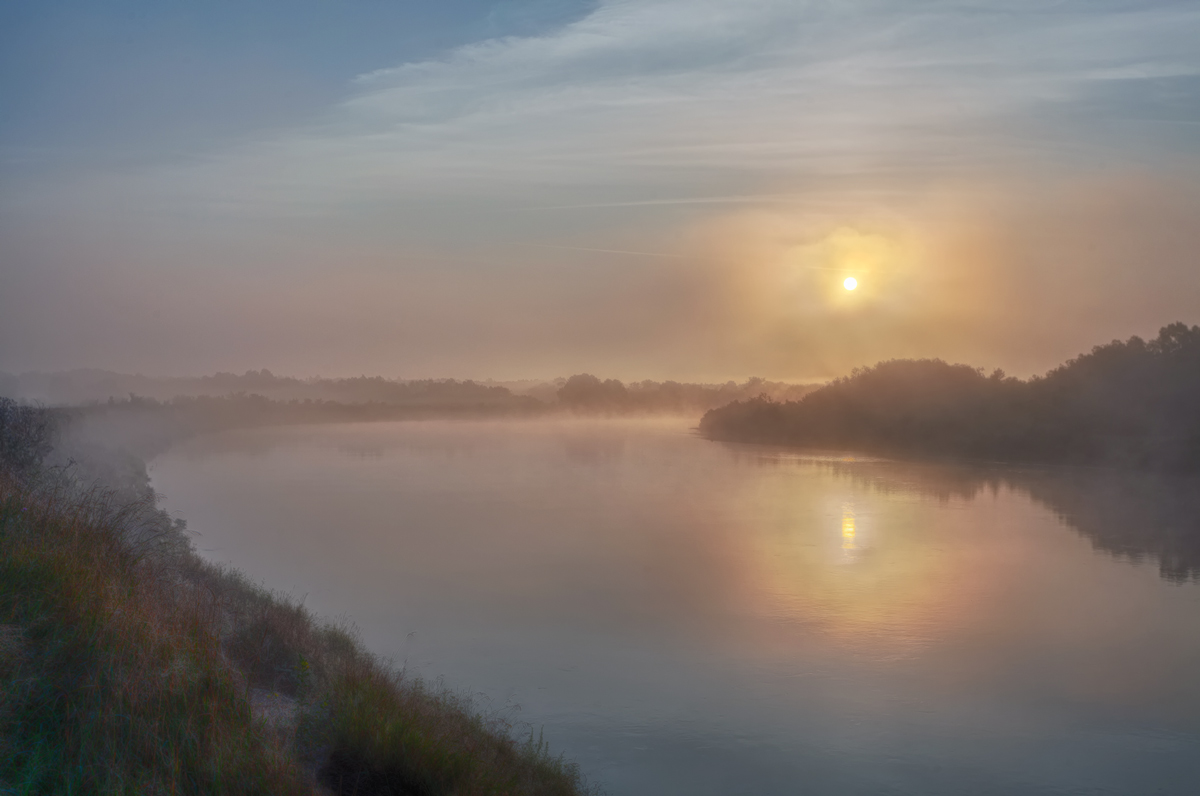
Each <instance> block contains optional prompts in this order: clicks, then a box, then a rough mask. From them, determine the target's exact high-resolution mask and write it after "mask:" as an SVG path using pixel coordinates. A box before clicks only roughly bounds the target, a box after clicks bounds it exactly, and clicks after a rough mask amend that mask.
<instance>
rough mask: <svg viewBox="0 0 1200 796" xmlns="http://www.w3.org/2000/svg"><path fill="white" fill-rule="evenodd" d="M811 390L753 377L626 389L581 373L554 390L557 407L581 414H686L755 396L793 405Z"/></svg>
mask: <svg viewBox="0 0 1200 796" xmlns="http://www.w3.org/2000/svg"><path fill="white" fill-rule="evenodd" d="M814 389H816V387H815V386H809V385H804V384H785V383H783V382H771V381H765V380H763V379H760V378H757V377H756V378H752V379H749V380H748V381H746V382H744V383H742V384H737V383H736V382H733V381H729V382H726V383H725V384H683V383H680V382H676V381H664V382H657V381H640V382H633V383H631V384H628V385H626V384H623V383H622V382H620V381H618V380H616V379H606V380H604V381H601V380H600V379H599V378H597V377H595V376H593V375H591V374H590V373H581V374H577V375H575V376H572V377H571V378H569V379H567V380H566V383H564V384H563V385H562V386H561V387H560V388H559V389H558V393H557V397H558V404H559V406H561V407H563V408H566V409H569V410H571V411H573V412H577V413H583V414H597V413H599V414H642V413H651V414H688V413H699V412H705V411H708V410H709V409H713V408H715V407H718V406H724V405H725V404H728V403H731V402H733V401H738V400H744V399H747V398H751V397H754V396H759V395H766V396H769V397H770V398H771V399H773V400H780V401H788V400H793V401H794V400H797V399H799V398H800V397H802V396H804V395H805V394H806V393H808V392H811V391H812V390H814Z"/></svg>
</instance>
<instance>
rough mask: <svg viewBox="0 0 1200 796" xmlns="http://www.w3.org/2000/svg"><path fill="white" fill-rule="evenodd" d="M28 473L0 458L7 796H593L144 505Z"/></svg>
mask: <svg viewBox="0 0 1200 796" xmlns="http://www.w3.org/2000/svg"><path fill="white" fill-rule="evenodd" d="M0 420H3V418H2V417H0ZM24 420H29V418H28V417H26V418H24ZM21 427H22V428H26V427H27V425H24V424H23V425H22V426H21ZM4 431H5V428H4V424H3V423H2V422H0V437H2V436H3V434H4ZM35 436H36V435H35ZM35 442H36V440H35ZM17 447H20V446H17ZM32 469H33V468H31V466H30V465H29V462H28V461H25V460H22V465H21V468H19V469H18V468H14V467H12V466H9V465H8V463H7V462H6V461H4V460H3V459H0V793H5V792H16V793H29V794H40V793H45V794H104V795H107V794H205V795H207V794H264V793H270V794H312V793H334V794H360V795H361V796H371V795H372V794H381V795H382V794H408V795H411V796H450V795H451V794H456V795H461V796H470V795H473V794H480V795H482V794H495V795H496V796H499V795H500V794H506V795H509V794H511V795H513V796H515V795H516V794H537V795H538V796H542V795H544V796H560V795H561V796H573V795H574V794H581V793H584V792H586V791H587V789H586V788H585V787H584V785H583V783H582V780H581V777H580V775H579V772H578V769H577V768H576V767H574V766H573V765H571V764H568V763H566V762H565V761H564V760H563V759H562V758H561V757H554V756H552V755H551V754H550V753H549V751H548V749H547V747H546V745H545V744H544V743H542V742H541V740H540V739H539V740H537V741H534V740H533V738H532V736H530V738H529V739H528V740H522V739H521V738H519V737H517V736H516V734H515V733H514V730H513V727H512V726H511V725H509V724H508V723H507V722H505V721H504V720H503V719H502V718H501V717H496V716H491V717H489V716H487V715H484V714H482V713H480V712H479V711H477V710H476V709H475V706H474V705H473V704H472V703H471V701H470V700H469V699H465V698H462V697H459V696H456V695H454V694H452V693H450V692H448V691H446V690H444V689H431V688H428V687H427V686H426V685H425V684H424V683H423V682H422V681H420V680H419V679H414V678H409V677H406V676H405V675H404V673H403V672H400V671H397V670H395V669H394V668H392V667H391V666H390V665H389V664H387V663H386V662H384V661H381V660H380V659H378V658H377V657H375V656H373V655H371V654H370V653H369V652H367V651H366V650H364V649H363V647H362V646H361V645H360V644H359V643H358V641H357V640H356V638H355V637H354V635H353V633H352V632H349V631H348V630H347V629H346V628H343V627H338V626H333V625H330V624H327V623H324V622H321V621H318V620H317V619H315V618H314V617H313V616H312V615H311V614H310V613H309V612H308V611H307V610H305V609H304V608H303V607H302V606H301V605H299V604H297V603H296V602H295V601H293V600H290V599H288V598H286V597H284V596H281V595H279V594H276V593H272V592H269V591H266V590H265V589H262V588H260V587H257V586H255V585H254V584H252V583H251V582H250V581H249V580H248V579H247V578H246V577H245V576H244V575H242V574H241V573H239V572H237V571H236V570H232V569H228V568H221V567H216V566H213V565H211V564H208V563H207V562H204V561H203V560H202V559H200V558H199V557H198V556H196V555H195V553H194V552H193V551H192V549H191V547H190V546H189V545H188V544H186V540H185V538H184V537H183V536H182V530H183V529H182V526H181V525H180V524H177V523H172V522H171V521H170V520H169V518H167V517H166V515H165V514H164V513H163V512H161V511H158V510H157V509H156V508H155V507H154V505H153V498H152V497H147V496H146V495H145V494H142V495H141V496H140V497H137V496H135V497H133V498H131V497H130V495H128V494H126V495H124V496H122V495H119V494H115V493H112V492H104V491H101V490H98V489H90V490H81V489H80V488H79V487H78V486H77V485H76V484H73V483H72V482H71V481H70V479H69V478H63V477H61V474H59V475H58V476H57V477H49V478H48V477H46V474H45V473H44V472H43V473H42V475H41V476H40V477H32V476H30V472H32Z"/></svg>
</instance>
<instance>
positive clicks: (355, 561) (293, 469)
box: [151, 420, 1200, 796]
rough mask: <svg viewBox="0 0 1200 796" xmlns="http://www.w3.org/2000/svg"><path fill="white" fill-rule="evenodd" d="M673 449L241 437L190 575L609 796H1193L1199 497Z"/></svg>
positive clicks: (511, 439) (513, 436)
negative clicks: (236, 577) (232, 591)
mask: <svg viewBox="0 0 1200 796" xmlns="http://www.w3.org/2000/svg"><path fill="white" fill-rule="evenodd" d="M690 425H694V422H692V423H689V422H685V421H681V420H530V421H521V420H512V421H464V420H457V421H420V422H400V423H373V424H367V423H364V424H356V425H355V424H347V425H314V426H300V427H284V428H266V429H252V430H242V431H233V432H224V433H220V434H214V435H210V436H206V437H200V438H196V439H192V440H190V441H187V442H185V443H181V444H178V445H176V446H174V447H173V448H171V449H170V450H168V451H167V452H166V453H164V454H162V455H160V456H158V457H157V458H156V459H155V460H154V461H153V462H152V463H151V474H152V479H153V485H154V487H155V489H157V490H158V491H159V492H160V493H161V494H162V495H163V499H164V505H165V507H166V508H167V509H168V510H169V511H171V512H172V513H173V514H174V515H176V516H179V517H183V518H185V519H186V520H187V522H188V526H189V528H191V529H192V530H194V531H196V532H198V534H200V535H199V536H198V537H197V538H196V542H197V547H198V548H199V549H200V550H201V551H202V553H203V554H204V555H205V556H207V557H209V558H210V559H212V560H217V561H222V562H229V563H232V564H233V565H235V566H237V567H239V568H240V569H242V570H243V571H245V572H246V573H247V574H249V575H250V577H251V579H252V580H255V581H258V582H260V583H262V584H264V585H266V586H268V587H270V588H273V589H278V590H281V591H284V592H287V593H290V594H292V595H294V596H295V597H297V598H302V599H303V600H304V602H305V605H307V606H308V607H310V608H312V609H313V610H314V611H316V612H317V613H319V614H322V615H325V616H327V617H331V618H339V617H341V618H346V619H348V620H350V621H353V623H355V624H356V625H357V627H358V629H359V631H360V633H361V637H362V639H363V641H364V642H365V644H366V645H367V646H368V647H369V648H370V649H372V650H373V651H375V652H377V653H380V654H383V655H386V656H389V657H391V658H393V659H394V660H395V661H396V662H397V664H398V665H403V666H405V667H406V668H407V670H408V671H409V672H411V673H414V674H418V675H420V676H422V677H425V678H427V679H430V680H437V679H439V678H440V679H441V680H442V682H443V683H444V684H445V685H446V686H448V687H450V688H452V689H454V690H456V691H459V692H464V693H471V694H473V695H475V698H476V699H477V701H478V703H479V705H480V706H481V707H482V708H484V709H487V710H492V711H497V712H500V713H501V714H503V715H505V716H507V717H508V718H510V719H511V720H512V721H514V722H516V723H517V724H518V725H519V726H520V727H521V728H522V729H523V730H524V731H526V732H527V731H528V730H529V729H533V730H534V731H535V732H537V731H538V730H544V733H545V737H546V739H547V740H548V741H549V743H550V745H551V749H552V750H553V751H555V752H563V753H565V754H566V755H567V757H568V758H570V759H572V760H575V761H577V762H578V763H579V764H580V765H581V767H582V769H583V770H584V772H585V773H586V774H587V776H588V778H589V780H591V781H594V782H598V783H600V785H601V786H602V787H603V788H604V789H605V791H606V792H608V793H609V794H613V796H672V795H673V794H679V796H709V795H711V796H730V795H732V794H747V795H752V796H775V795H776V794H778V795H779V796H784V794H786V795H787V796H792V795H793V794H799V793H811V794H819V795H825V794H830V795H832V796H840V795H841V794H913V795H914V796H916V795H917V794H920V795H921V796H933V795H935V794H946V796H962V795H963V794H981V795H982V794H997V796H999V795H1000V794H1004V795H1005V796H1007V795H1008V794H1018V793H1019V794H1130V796H1133V795H1134V794H1137V795H1140V794H1150V793H1164V794H1185V793H1194V792H1196V790H1197V788H1200V677H1197V676H1196V673H1197V672H1200V583H1198V582H1197V580H1196V573H1197V572H1198V571H1200V488H1198V485H1197V482H1196V481H1194V480H1190V481H1189V480H1180V479H1177V480H1170V479H1167V480H1163V479H1151V478H1148V477H1143V476H1135V475H1128V474H1117V473H1109V472H1102V471H1084V470H1062V469H1053V468H1042V469H1038V468H1028V467H1024V468H1022V467H999V466H988V467H985V466H962V465H958V466H956V465H946V464H929V463H924V464H919V463H905V462H896V461H884V460H876V459H870V458H864V457H861V456H858V457H856V456H851V455H845V454H837V453H833V454H820V455H818V454H807V453H801V452H797V451H788V450H783V449H773V448H766V447H755V446H739V445H729V444H721V443H714V442H709V441H706V440H704V439H702V438H700V437H698V436H696V435H695V433H694V432H693V431H691V430H690V428H689V426H690Z"/></svg>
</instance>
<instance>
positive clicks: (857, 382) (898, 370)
mask: <svg viewBox="0 0 1200 796" xmlns="http://www.w3.org/2000/svg"><path fill="white" fill-rule="evenodd" d="M700 429H701V431H702V433H704V434H705V435H706V436H708V437H710V438H712V439H721V440H731V441H744V442H765V443H775V444H787V445H797V446H804V447H817V448H844V449H854V450H862V451H865V452H875V453H882V454H897V455H933V456H955V457H967V458H974V459H990V460H1005V461H1038V462H1074V463H1090V464H1111V465H1121V466H1134V467H1156V468H1164V469H1178V470H1197V469H1200V326H1192V327H1190V328H1189V327H1188V326H1186V325H1185V324H1183V323H1173V324H1171V325H1169V326H1166V327H1163V329H1161V330H1160V332H1159V334H1158V337H1156V338H1155V339H1153V340H1151V341H1149V342H1146V341H1144V340H1142V339H1141V338H1139V337H1131V338H1130V339H1129V340H1127V341H1125V342H1121V341H1113V342H1112V343H1110V344H1108V345H1103V346H1097V347H1095V348H1093V349H1092V351H1091V352H1090V353H1088V354H1084V355H1082V356H1079V357H1077V358H1075V359H1072V360H1070V361H1069V362H1067V363H1066V364H1064V365H1062V366H1060V367H1058V368H1055V369H1054V370H1051V371H1050V372H1049V373H1047V374H1046V375H1045V376H1042V377H1034V378H1032V379H1029V380H1028V381H1022V380H1019V379H1016V378H1010V377H1007V376H1005V374H1004V373H1003V371H999V370H997V371H995V372H994V373H992V374H991V375H990V376H989V375H984V373H983V371H982V370H979V369H976V368H972V367H969V366H967V365H950V364H947V363H945V362H943V361H941V360H938V359H921V360H891V361H888V362H881V363H879V364H877V365H875V366H874V367H868V368H860V369H856V370H855V371H853V372H852V373H851V374H850V375H849V376H846V377H844V378H840V379H837V380H835V381H833V382H831V383H829V384H828V385H826V386H824V387H822V388H820V389H818V390H815V391H813V392H811V393H809V394H808V395H805V396H804V397H803V398H801V399H800V400H784V401H778V400H775V399H772V398H771V397H770V396H759V397H755V398H751V399H749V400H743V401H736V402H734V403H731V404H729V405H727V406H724V407H721V408H719V409H714V410H712V411H709V412H708V413H707V414H705V416H704V417H703V419H702V420H701V422H700Z"/></svg>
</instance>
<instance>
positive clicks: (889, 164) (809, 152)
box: [0, 0, 1200, 379]
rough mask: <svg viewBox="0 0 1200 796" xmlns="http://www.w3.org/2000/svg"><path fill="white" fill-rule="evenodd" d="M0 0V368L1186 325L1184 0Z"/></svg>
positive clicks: (582, 354)
mask: <svg viewBox="0 0 1200 796" xmlns="http://www.w3.org/2000/svg"><path fill="white" fill-rule="evenodd" d="M10 5H11V6H13V7H6V8H5V9H4V10H3V11H0V31H3V32H2V33H0V37H3V38H2V40H0V52H2V53H3V56H2V57H3V61H2V62H0V95H2V96H3V99H4V101H3V103H0V107H2V108H3V109H4V110H3V111H2V113H3V115H2V116H0V162H2V164H3V165H2V169H3V171H2V172H0V174H3V176H4V187H3V189H2V191H0V233H2V234H3V240H4V241H5V242H4V243H3V244H0V246H2V249H0V268H3V271H4V280H5V282H6V283H7V289H5V290H4V291H3V294H2V295H0V368H3V369H8V370H24V369H31V368H39V369H55V368H68V367H82V366H94V367H107V368H114V369H122V370H140V371H145V372H161V373H192V372H202V371H208V370H215V369H218V368H219V369H226V370H229V369H240V368H243V367H244V368H249V367H256V368H257V367H270V368H271V369H273V370H276V371H279V372H292V373H297V374H299V375H307V374H312V373H317V372H320V373H325V374H339V373H358V372H377V373H383V374H385V375H407V376H434V375H453V376H471V377H488V376H494V377H498V378H511V377H526V376H554V375H559V374H565V373H571V372H577V371H581V370H590V371H594V372H600V373H601V374H602V375H615V376H619V377H623V378H645V377H657V378H688V379H723V378H726V377H734V378H738V377H742V376H745V375H750V374H751V373H757V374H761V375H767V376H772V377H776V378H817V377H823V376H829V375H837V374H838V373H840V372H844V371H845V370H846V369H848V368H850V367H853V366H855V365H858V364H865V363H868V362H873V361H876V360H878V359H882V358H887V357H893V356H942V357H945V358H949V359H955V360H960V361H969V362H972V363H973V364H978V365H981V366H987V367H993V366H1001V367H1005V368H1006V369H1009V370H1010V371H1013V372H1018V373H1030V372H1036V371H1039V370H1044V369H1045V368H1046V367H1049V366H1051V365H1053V364H1055V363H1056V362H1058V361H1060V360H1061V359H1062V358H1064V357H1066V356H1070V355H1071V354H1074V353H1077V352H1078V351H1080V350H1082V349H1085V348H1087V347H1089V346H1090V345H1092V344H1093V343H1096V342H1102V341H1105V340H1108V339H1111V338H1112V337H1117V336H1125V335H1128V334H1133V333H1139V334H1143V335H1148V334H1153V333H1154V331H1155V330H1156V329H1157V327H1158V326H1159V325H1161V324H1164V323H1167V322H1170V321H1173V320H1184V321H1187V322H1189V323H1195V322H1200V318H1198V317H1196V315H1197V311H1198V309H1200V274H1198V273H1197V271H1198V267H1197V261H1196V255H1195V252H1196V251H1198V250H1200V248H1198V247H1200V237H1198V233H1197V230H1198V229H1200V224H1197V223H1196V222H1197V221H1200V200H1198V198H1197V190H1198V189H1197V187H1196V186H1197V185H1200V182H1198V181H1197V180H1196V179H1195V177H1196V176H1197V157H1198V155H1200V49H1198V48H1197V47H1196V46H1195V42H1196V41H1198V40H1200V4H1197V3H1195V2H1160V3H1154V2H1140V3H1132V2H1124V3H1122V2H1086V3H1085V2H1057V3H1045V2H1009V3H989V2H899V1H898V0H871V1H869V2H796V0H791V1H790V2H783V1H782V0H742V1H741V2H731V1H730V0H687V2H684V1H683V0H606V1H602V2H596V3H583V2H575V1H574V0H563V1H562V2H553V1H552V0H545V1H543V2H526V3H515V2H510V3H487V2H443V3H436V4H435V3H388V2H383V0H370V1H364V2H346V3H333V2H292V3H282V2H243V3H231V2H216V3H204V4H198V3H197V4H184V3H170V2H166V3H154V4H151V3H143V2H129V3H121V2H108V3H102V4H97V3H83V2H73V3H65V2H64V3H55V2H47V3H36V4H34V3H30V4H25V7H24V8H21V7H15V5H16V4H10ZM852 272H853V274H854V275H856V276H857V277H858V278H859V282H860V289H859V290H856V291H855V292H854V293H853V294H850V293H847V292H846V291H844V290H841V288H840V284H841V280H842V278H843V277H844V276H846V275H851V273H852ZM839 291H840V292H839Z"/></svg>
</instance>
